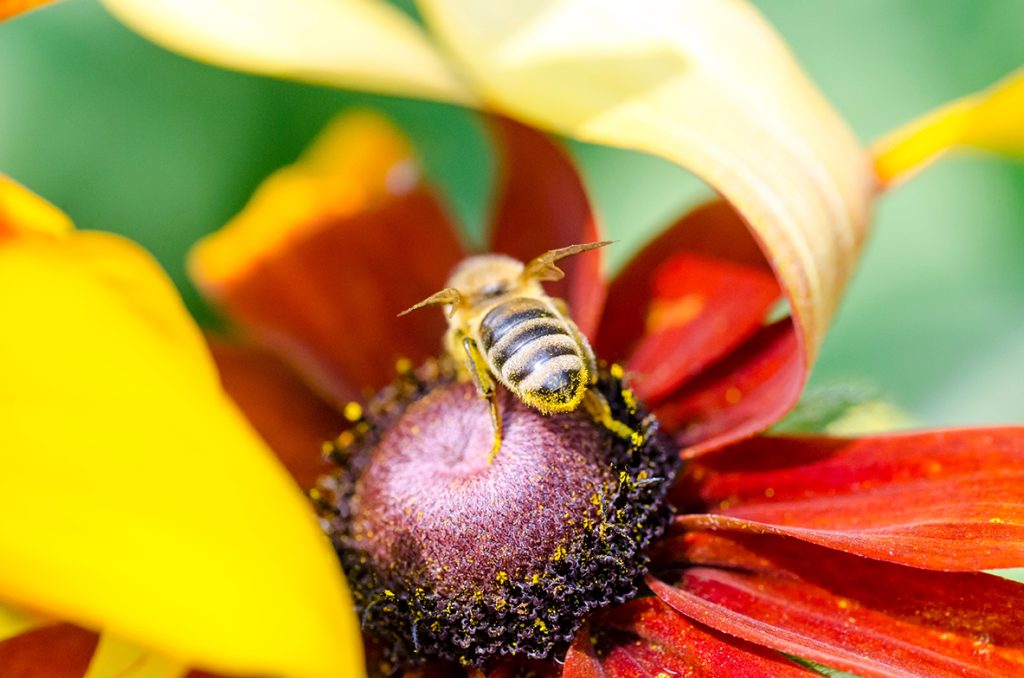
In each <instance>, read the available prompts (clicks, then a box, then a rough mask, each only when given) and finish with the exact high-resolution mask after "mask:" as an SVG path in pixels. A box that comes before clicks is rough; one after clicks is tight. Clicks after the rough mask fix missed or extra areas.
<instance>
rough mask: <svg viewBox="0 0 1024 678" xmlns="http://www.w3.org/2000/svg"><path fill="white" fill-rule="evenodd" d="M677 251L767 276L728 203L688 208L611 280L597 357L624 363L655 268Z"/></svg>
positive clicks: (639, 328) (640, 325) (642, 322)
mask: <svg viewBox="0 0 1024 678" xmlns="http://www.w3.org/2000/svg"><path fill="white" fill-rule="evenodd" d="M680 254H693V255H698V256H700V257H702V258H704V259H707V260H714V261H720V262H723V263H727V264H728V263H731V264H736V265H738V266H740V267H743V268H755V269H760V270H762V271H764V272H765V273H766V274H768V275H772V273H771V267H770V266H769V265H768V261H767V260H766V259H765V257H764V254H762V253H761V249H760V247H758V245H757V242H756V241H755V240H754V238H753V236H751V234H750V231H749V230H748V229H747V226H746V224H745V223H744V222H743V220H742V219H741V218H740V216H739V215H738V214H737V213H736V211H735V210H733V208H732V207H730V206H729V205H728V204H727V203H725V202H722V201H717V202H713V203H710V204H708V205H704V206H703V207H700V208H698V209H696V210H693V211H692V212H690V213H688V214H687V215H685V216H684V217H683V218H682V219H680V220H679V221H678V222H676V223H675V224H673V225H672V226H671V227H669V228H668V229H666V230H665V231H664V232H663V233H662V234H661V235H659V236H658V237H657V238H655V239H654V240H653V241H652V242H650V243H649V244H648V245H647V246H646V247H644V248H643V249H642V250H641V251H640V252H638V253H637V254H636V256H634V257H633V258H632V259H631V260H630V262H629V263H628V264H627V265H626V267H625V268H624V269H622V271H621V272H620V273H619V274H618V275H617V276H616V277H615V279H614V280H612V282H611V284H610V285H609V287H608V300H607V302H606V303H605V307H604V313H603V315H602V317H601V327H600V330H599V331H598V334H597V340H596V342H595V347H594V348H595V349H596V350H597V354H598V356H600V357H601V358H604V359H605V360H609V361H620V362H624V361H625V360H626V358H627V357H628V356H629V354H630V353H631V352H632V351H633V350H634V349H635V347H636V345H637V343H638V342H639V341H640V339H641V337H642V334H643V332H644V328H645V327H646V318H647V315H648V312H649V308H650V304H651V301H652V300H653V299H654V298H655V280H656V278H657V275H656V272H657V271H658V269H659V268H660V267H661V266H662V265H664V264H665V263H666V262H668V261H669V260H671V259H672V258H673V257H676V256H677V255H680ZM706 319H713V317H712V316H706ZM741 334H742V332H741Z"/></svg>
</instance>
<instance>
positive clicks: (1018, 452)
mask: <svg viewBox="0 0 1024 678" xmlns="http://www.w3.org/2000/svg"><path fill="white" fill-rule="evenodd" d="M676 494H677V496H679V497H690V498H694V497H696V498H699V500H700V502H702V503H703V506H702V507H700V510H701V511H704V510H710V511H711V512H713V513H715V514H718V515H712V516H707V515H704V516H688V517H684V518H682V519H681V520H682V522H683V524H684V525H687V526H690V527H697V526H704V527H712V526H719V527H724V528H730V529H743V530H748V531H759V532H773V533H779V534H787V535H790V536H793V537H797V538H799V539H803V540H806V541H810V542H814V543H816V544H821V545H824V546H828V547H830V548H834V549H839V550H842V551H847V552H850V553H856V554H858V555H862V556H868V557H871V558H878V559H881V560H888V561H892V562H897V563H902V564H904V565H911V566H914V567H923V568H929V569H943V570H965V571H973V570H980V569H992V568H1001V567H1019V566H1022V565H1024V428H1008V429H978V430H962V431H934V432H927V433H918V434H911V435H896V436H885V437H871V438H863V439H860V440H841V439H834V438H833V439H829V438H755V439H752V440H749V441H746V442H743V443H740V444H738V445H735V446H733V447H730V448H728V449H726V450H722V451H720V452H718V453H715V454H709V455H705V456H703V457H701V458H700V459H699V460H697V461H695V462H693V463H692V464H691V465H690V466H689V467H688V468H687V469H686V471H685V472H684V475H683V477H682V478H681V480H680V484H679V485H677V487H676ZM705 507H707V508H705ZM689 508H690V507H684V509H687V510H689ZM693 508H697V507H693Z"/></svg>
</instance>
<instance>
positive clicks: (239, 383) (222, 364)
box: [209, 338, 348, 489]
mask: <svg viewBox="0 0 1024 678" xmlns="http://www.w3.org/2000/svg"><path fill="white" fill-rule="evenodd" d="M209 344H210V352H211V353H212V354H213V359H214V362H216V363H217V370H218V371H219V372H220V379H221V383H222V384H223V386H224V390H226V391H227V392H228V394H229V395H230V396H231V398H232V400H234V401H235V403H236V404H237V405H238V406H239V408H241V410H242V413H243V414H245V416H246V418H247V419H248V420H249V423H251V424H252V425H253V428H255V429H256V432H257V433H259V434H260V436H262V438H263V440H265V441H266V443H267V445H269V446H270V449H272V450H273V451H274V453H275V454H277V457H278V459H280V460H281V462H282V463H283V464H284V465H285V467H286V468H287V469H288V471H289V472H290V473H291V474H292V476H293V477H294V478H295V481H296V482H297V483H298V484H299V486H300V487H301V488H303V489H308V488H310V487H313V484H314V482H315V481H316V479H317V477H318V476H319V475H320V474H321V473H323V472H324V471H326V470H327V464H326V463H325V462H324V460H323V457H322V455H321V452H320V450H321V446H322V444H323V443H324V441H326V440H331V439H333V438H334V437H336V436H337V435H338V433H340V432H341V431H343V430H344V429H345V428H347V426H348V424H347V422H346V420H345V417H344V416H343V415H342V413H341V412H339V411H338V410H337V409H335V408H333V407H331V406H330V405H328V404H327V403H326V402H324V401H323V400H321V399H320V398H319V397H318V396H317V395H316V394H315V393H314V392H313V391H312V390H311V389H310V388H309V387H308V386H307V385H306V384H305V382H303V381H302V380H301V379H299V377H298V375H296V374H295V372H293V371H292V370H291V369H290V368H289V367H288V366H287V365H285V364H284V363H283V362H281V361H280V360H279V359H278V358H277V357H276V356H274V355H273V354H271V353H268V352H266V351H262V350H260V349H258V348H256V347H253V346H243V345H240V344H232V343H230V342H228V341H225V340H223V339H216V338H214V339H210V342H209Z"/></svg>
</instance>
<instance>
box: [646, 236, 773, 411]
mask: <svg viewBox="0 0 1024 678" xmlns="http://www.w3.org/2000/svg"><path fill="white" fill-rule="evenodd" d="M651 276H652V279H653V280H652V286H653V288H652V300H651V302H650V305H649V306H648V309H647V317H646V321H645V322H646V327H647V330H646V332H645V334H644V336H643V338H642V339H641V340H640V342H639V344H638V345H637V347H636V348H635V349H634V350H633V353H632V355H631V356H630V357H629V360H628V361H627V362H626V368H627V370H628V371H629V372H633V373H636V374H637V375H638V377H637V379H636V382H635V383H634V385H633V386H634V388H635V390H636V393H637V395H638V396H640V398H641V399H643V400H645V401H648V402H653V401H656V400H658V399H659V398H661V397H663V396H665V395H668V394H669V393H670V392H671V391H672V390H673V389H675V388H676V387H678V386H679V385H680V384H682V383H683V382H685V381H686V380H688V379H689V378H691V377H693V376H694V375H695V374H697V373H698V372H700V371H701V370H702V369H704V368H705V367H707V366H708V365H709V364H711V363H712V362H714V361H716V360H718V359H719V358H721V357H722V356H723V355H726V354H727V353H729V352H730V351H732V350H734V349H735V348H736V347H737V346H738V345H739V344H740V343H741V342H743V341H744V340H745V339H747V338H749V337H750V336H751V335H752V334H753V333H754V332H755V331H756V330H757V329H758V328H760V327H761V326H762V324H763V323H764V318H765V314H766V313H767V312H768V310H769V309H770V308H771V306H772V304H774V303H775V302H776V301H777V300H778V298H779V285H778V283H777V282H776V281H775V276H774V275H772V274H771V273H770V272H769V271H766V270H765V269H764V268H763V267H761V266H749V265H741V264H735V263H731V262H728V261H723V260H721V259H711V258H708V257H702V256H697V255H693V254H677V255H675V256H672V257H670V258H669V259H667V260H666V261H664V262H663V263H662V264H661V265H660V266H659V267H658V268H657V269H656V270H654V271H652V272H651Z"/></svg>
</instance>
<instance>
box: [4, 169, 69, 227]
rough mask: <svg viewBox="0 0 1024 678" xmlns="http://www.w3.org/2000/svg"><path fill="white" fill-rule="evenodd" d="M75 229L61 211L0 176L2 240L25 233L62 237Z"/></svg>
mask: <svg viewBox="0 0 1024 678" xmlns="http://www.w3.org/2000/svg"><path fill="white" fill-rule="evenodd" d="M73 228H74V227H73V226H72V224H71V220H70V219H68V218H67V216H66V215H65V214H64V213H63V212H61V211H60V210H59V209H57V208H56V207H54V206H53V205H51V204H50V203H48V202H46V201H45V200H43V199H42V198H40V197H39V196H38V195H36V194H35V193H31V192H30V191H28V190H27V189H25V188H24V187H23V186H21V185H20V184H18V183H15V182H14V181H12V180H11V179H9V178H8V177H5V176H3V175H2V174H0V237H3V235H4V234H11V235H13V234H14V233H17V232H18V231H22V230H32V231H34V232H37V233H49V234H51V235H59V234H61V233H67V232H69V231H71V230H72V229H73Z"/></svg>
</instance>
